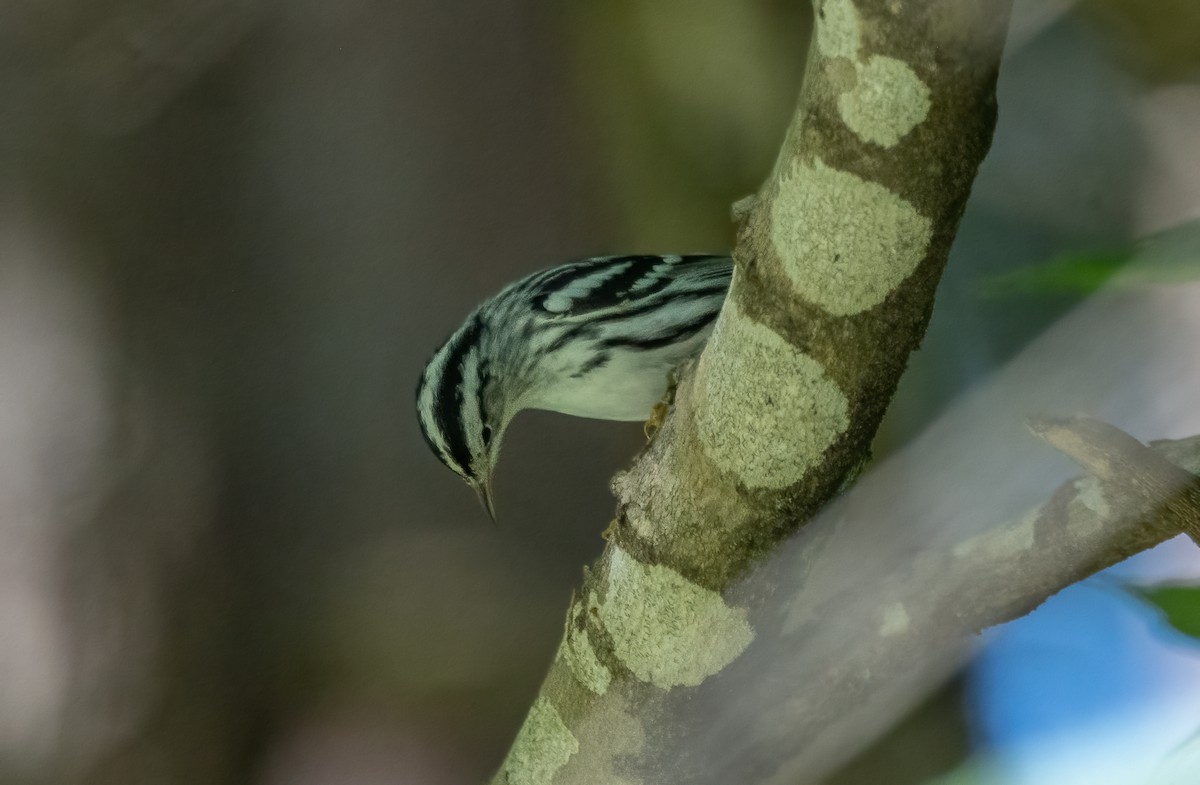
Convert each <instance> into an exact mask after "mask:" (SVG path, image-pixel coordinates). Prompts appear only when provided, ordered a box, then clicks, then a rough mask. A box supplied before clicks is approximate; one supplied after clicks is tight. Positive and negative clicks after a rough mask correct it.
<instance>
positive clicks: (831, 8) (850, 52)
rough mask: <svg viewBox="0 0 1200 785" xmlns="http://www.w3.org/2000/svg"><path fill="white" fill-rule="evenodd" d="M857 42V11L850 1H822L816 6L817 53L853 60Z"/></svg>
mask: <svg viewBox="0 0 1200 785" xmlns="http://www.w3.org/2000/svg"><path fill="white" fill-rule="evenodd" d="M859 40H860V33H859V21H858V9H856V8H855V7H854V3H853V2H851V0H824V2H822V3H820V4H819V5H818V6H817V51H819V52H820V53H821V54H822V55H824V56H825V57H848V58H851V59H853V58H855V57H857V56H858V46H859Z"/></svg>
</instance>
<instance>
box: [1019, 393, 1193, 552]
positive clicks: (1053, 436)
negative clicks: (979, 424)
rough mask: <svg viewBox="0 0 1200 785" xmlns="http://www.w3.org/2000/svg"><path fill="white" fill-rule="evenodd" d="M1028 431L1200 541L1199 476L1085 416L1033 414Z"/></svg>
mask: <svg viewBox="0 0 1200 785" xmlns="http://www.w3.org/2000/svg"><path fill="white" fill-rule="evenodd" d="M1029 429H1030V430H1031V431H1033V433H1034V434H1035V435H1037V436H1039V437H1041V438H1042V439H1045V440H1046V442H1047V443H1048V444H1050V445H1051V446H1053V447H1054V448H1055V449H1057V450H1059V451H1060V452H1063V453H1065V454H1066V455H1068V456H1070V458H1071V459H1072V460H1074V461H1075V462H1076V463H1078V464H1079V465H1080V466H1082V467H1083V468H1084V469H1086V470H1087V472H1088V473H1089V474H1091V475H1093V476H1095V477H1096V478H1098V479H1099V480H1100V481H1101V482H1103V483H1105V484H1106V485H1109V486H1113V487H1117V488H1121V489H1123V490H1124V491H1125V495H1126V496H1130V497H1132V498H1136V499H1140V500H1142V501H1144V502H1147V503H1149V504H1151V505H1153V507H1154V509H1155V511H1156V513H1155V514H1154V516H1153V517H1154V519H1156V520H1158V521H1160V522H1161V524H1162V525H1163V526H1164V527H1166V528H1167V529H1168V530H1169V531H1170V532H1172V533H1179V532H1184V533H1186V534H1187V535H1188V536H1189V537H1191V539H1192V541H1193V542H1195V543H1196V544H1198V545H1200V477H1197V476H1196V475H1195V474H1192V473H1191V472H1190V471H1188V470H1186V469H1181V468H1180V467H1178V466H1176V465H1175V464H1174V463H1171V461H1169V460H1168V459H1167V458H1165V457H1163V456H1162V455H1159V454H1158V453H1156V452H1154V451H1153V450H1151V449H1150V448H1149V447H1147V446H1146V445H1144V444H1142V443H1141V442H1139V441H1138V440H1137V439H1135V438H1133V437H1132V436H1130V435H1129V434H1127V433H1125V432H1124V431H1122V430H1120V429H1119V428H1115V427H1113V426H1112V425H1109V424H1108V423H1105V422H1101V421H1099V420H1094V419H1092V418H1090V417H1069V418H1064V419H1051V418H1047V417H1041V418H1034V419H1032V420H1030V422H1029Z"/></svg>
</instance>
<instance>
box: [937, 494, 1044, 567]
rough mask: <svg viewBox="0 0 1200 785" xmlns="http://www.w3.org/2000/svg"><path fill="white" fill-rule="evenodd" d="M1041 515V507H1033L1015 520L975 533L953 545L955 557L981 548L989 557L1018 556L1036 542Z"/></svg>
mask: <svg viewBox="0 0 1200 785" xmlns="http://www.w3.org/2000/svg"><path fill="white" fill-rule="evenodd" d="M1041 516H1042V507H1040V506H1038V507H1034V508H1033V509H1032V510H1030V511H1029V512H1027V513H1025V514H1024V515H1022V516H1021V517H1020V518H1018V519H1017V520H1016V521H1013V522H1011V523H1007V524H1005V525H1003V526H998V527H996V528H995V529H992V530H990V531H987V532H984V533H983V534H979V535H976V536H975V537H972V538H970V539H969V540H964V541H963V542H960V543H959V544H958V545H956V546H954V550H953V554H954V556H955V558H964V557H966V556H970V555H972V554H974V553H975V552H976V551H979V550H983V551H984V553H985V554H986V556H987V558H989V559H993V560H994V559H1006V558H1010V557H1013V556H1019V555H1021V554H1022V553H1025V552H1026V551H1028V550H1029V549H1031V548H1032V547H1033V546H1034V544H1035V543H1036V538H1037V522H1038V519H1039V518H1040V517H1041Z"/></svg>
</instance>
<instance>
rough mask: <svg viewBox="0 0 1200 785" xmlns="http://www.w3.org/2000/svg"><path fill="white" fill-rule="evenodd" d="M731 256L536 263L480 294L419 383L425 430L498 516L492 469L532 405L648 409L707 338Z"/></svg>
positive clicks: (598, 411)
mask: <svg viewBox="0 0 1200 785" xmlns="http://www.w3.org/2000/svg"><path fill="white" fill-rule="evenodd" d="M732 275H733V260H732V258H730V257H729V256H727V255H716V254H641V255H625V256H594V257H589V258H585V259H578V260H575V261H571V262H567V263H565V264H561V265H558V266H556V267H551V268H548V269H544V270H540V271H538V272H535V273H532V274H530V275H528V276H526V277H524V278H521V279H519V280H517V281H514V282H513V283H511V284H509V285H508V286H506V287H504V288H503V289H502V290H500V292H499V293H497V294H496V295H494V296H492V297H491V298H489V299H488V300H485V301H484V302H483V303H481V304H480V305H479V306H478V307H477V308H475V310H474V311H472V312H471V313H470V315H468V316H467V318H466V320H465V321H464V322H463V323H462V325H461V326H460V327H459V328H458V329H457V330H456V331H455V332H454V333H453V334H452V335H451V336H450V337H449V338H448V339H447V340H446V341H445V342H444V343H443V344H442V345H441V346H440V347H439V348H438V349H437V351H436V352H434V354H433V356H432V357H431V358H430V359H429V361H428V362H427V363H426V364H425V367H424V369H423V371H422V372H421V375H420V379H419V381H418V383H417V393H416V409H417V420H418V422H419V424H420V428H421V434H422V436H423V437H424V439H425V443H426V444H427V445H428V446H429V449H430V450H431V451H432V452H433V454H434V455H435V456H436V457H437V458H438V460H440V461H441V462H442V463H443V464H444V465H445V466H446V467H448V468H449V469H450V470H452V471H453V472H454V473H455V474H457V475H459V476H460V477H461V478H462V479H463V480H465V481H466V483H467V485H469V486H470V487H471V488H472V489H473V490H474V491H475V493H476V495H477V496H478V498H479V502H480V504H482V505H483V508H484V510H485V511H486V513H487V514H488V517H490V518H491V519H492V521H493V522H495V521H496V510H495V505H494V502H493V499H494V497H493V488H492V475H493V472H494V471H495V468H496V463H497V461H498V460H499V456H500V445H501V442H502V441H503V438H504V434H505V431H506V430H507V428H508V425H509V423H510V422H512V419H513V417H515V416H516V415H517V413H518V412H520V411H522V410H524V409H542V410H547V411H552V412H561V413H563V414H568V415H574V416H577V417H587V418H593V419H600V420H619V421H636V420H645V419H646V418H647V417H648V416H649V415H650V413H651V410H652V409H653V408H654V406H655V404H657V403H658V402H659V401H660V400H662V398H663V395H664V393H665V392H666V390H667V388H668V385H669V376H670V374H671V372H672V371H673V370H674V369H675V368H676V367H677V366H678V365H679V364H680V363H681V362H683V361H684V360H687V359H688V358H690V357H692V356H695V355H696V354H698V353H699V351H700V349H701V348H702V347H703V346H704V343H705V341H707V340H708V336H709V334H710V333H711V332H712V328H713V325H714V322H715V319H716V316H717V314H718V313H719V312H720V310H721V306H722V304H723V303H724V301H725V296H726V294H727V293H728V291H729V284H730V280H731V278H732Z"/></svg>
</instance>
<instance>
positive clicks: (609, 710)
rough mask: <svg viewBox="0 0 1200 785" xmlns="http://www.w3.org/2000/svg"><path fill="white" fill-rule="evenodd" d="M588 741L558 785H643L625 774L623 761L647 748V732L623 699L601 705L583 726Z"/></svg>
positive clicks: (573, 758)
mask: <svg viewBox="0 0 1200 785" xmlns="http://www.w3.org/2000/svg"><path fill="white" fill-rule="evenodd" d="M579 734H580V736H581V737H582V738H583V739H584V741H583V742H582V743H581V744H580V745H579V752H578V753H577V754H576V755H575V756H574V757H572V758H571V760H570V761H568V762H567V765H566V766H564V767H563V768H562V769H561V770H560V771H559V772H558V776H557V779H555V781H554V785H596V783H603V785H643V782H644V781H643V780H642V778H640V777H637V776H635V775H633V774H630V773H628V772H627V771H625V770H624V767H623V766H622V765H621V764H622V759H627V758H628V757H630V756H634V755H637V754H638V753H639V752H641V751H642V749H643V748H644V747H645V745H646V729H645V728H643V727H642V722H641V720H640V719H639V718H638V717H637V716H636V715H634V714H631V713H630V707H629V703H628V701H627V700H626V699H624V698H621V697H619V696H610V697H609V698H608V699H606V700H603V701H599V702H597V703H596V704H595V706H594V708H593V709H592V710H591V711H589V712H588V713H587V715H586V716H585V717H584V718H583V719H582V720H581V721H580V723H579Z"/></svg>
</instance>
